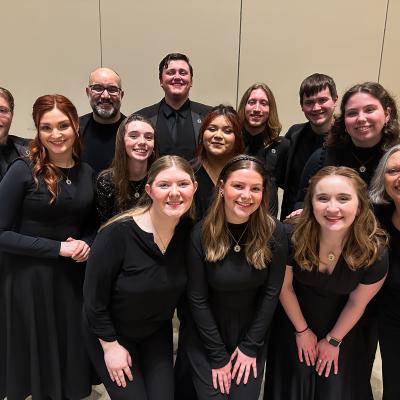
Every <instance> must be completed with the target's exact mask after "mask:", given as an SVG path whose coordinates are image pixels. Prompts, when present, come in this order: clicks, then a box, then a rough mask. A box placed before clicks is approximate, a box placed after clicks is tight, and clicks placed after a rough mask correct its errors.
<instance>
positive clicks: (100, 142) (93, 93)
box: [79, 68, 125, 175]
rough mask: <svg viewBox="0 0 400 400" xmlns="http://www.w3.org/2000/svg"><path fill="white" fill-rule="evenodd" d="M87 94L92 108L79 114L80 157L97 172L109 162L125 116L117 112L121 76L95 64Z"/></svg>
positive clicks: (122, 94) (120, 90)
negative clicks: (81, 149) (81, 146)
mask: <svg viewBox="0 0 400 400" xmlns="http://www.w3.org/2000/svg"><path fill="white" fill-rule="evenodd" d="M86 94H87V96H88V98H89V103H90V106H91V107H92V110H93V112H92V113H89V114H86V115H83V116H82V117H80V118H79V121H80V133H81V135H82V142H83V154H82V160H83V161H86V162H87V163H88V164H89V165H90V166H91V167H92V168H93V170H94V171H95V173H96V175H98V174H99V172H101V171H103V170H104V169H106V168H108V167H109V166H110V164H111V161H112V159H113V157H114V150H115V135H116V133H117V130H118V127H119V124H120V123H121V122H122V120H123V119H124V118H125V116H124V115H123V114H121V112H120V107H121V100H122V97H123V96H124V91H123V90H122V89H121V78H120V77H119V75H118V74H117V73H116V72H115V71H113V70H112V69H110V68H97V69H95V70H94V71H93V72H92V73H91V74H90V75H89V86H88V87H87V88H86Z"/></svg>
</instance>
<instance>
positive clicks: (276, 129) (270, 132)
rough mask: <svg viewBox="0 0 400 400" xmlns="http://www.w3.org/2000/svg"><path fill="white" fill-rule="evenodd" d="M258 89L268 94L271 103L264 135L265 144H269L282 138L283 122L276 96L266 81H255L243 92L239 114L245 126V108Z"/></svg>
mask: <svg viewBox="0 0 400 400" xmlns="http://www.w3.org/2000/svg"><path fill="white" fill-rule="evenodd" d="M256 89H261V90H263V91H264V93H265V94H266V95H267V99H268V103H269V115H268V119H267V125H266V126H265V129H264V131H263V132H262V135H263V145H264V146H268V145H270V144H271V143H273V142H278V141H279V140H280V137H279V135H280V133H281V130H282V124H281V123H280V121H279V116H278V108H277V106H276V101H275V96H274V94H273V93H272V90H271V89H270V88H269V87H268V86H267V85H266V84H265V83H254V84H253V85H251V86H250V87H249V88H248V89H247V90H246V91H245V92H244V94H243V96H242V99H241V100H240V104H239V108H238V114H239V119H240V122H241V124H242V125H243V126H245V122H246V115H245V108H246V104H247V101H248V100H249V97H250V95H251V92H252V91H253V90H256Z"/></svg>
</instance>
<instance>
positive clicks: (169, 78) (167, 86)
mask: <svg viewBox="0 0 400 400" xmlns="http://www.w3.org/2000/svg"><path fill="white" fill-rule="evenodd" d="M160 86H161V87H162V88H163V90H164V92H165V97H166V98H167V99H169V98H170V99H174V100H183V99H187V98H188V97H189V91H190V88H191V87H192V77H191V75H190V69H189V65H188V63H187V62H186V61H184V60H171V61H169V63H168V67H167V68H165V69H163V71H162V74H161V80H160Z"/></svg>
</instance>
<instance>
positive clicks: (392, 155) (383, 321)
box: [370, 145, 400, 400]
mask: <svg viewBox="0 0 400 400" xmlns="http://www.w3.org/2000/svg"><path fill="white" fill-rule="evenodd" d="M370 198H371V201H372V202H373V204H374V206H375V210H376V216H377V217H378V219H379V221H380V223H381V225H382V227H383V228H384V229H385V230H386V231H387V232H388V233H389V236H390V249H389V273H388V276H387V279H386V282H385V284H384V286H383V288H382V291H381V293H380V312H379V314H378V315H379V343H380V348H381V355H382V372H383V400H395V399H396V400H397V399H400V385H399V384H398V360H399V358H400V342H399V337H400V246H399V243H400V145H396V146H393V147H392V148H390V149H389V150H388V151H387V152H386V153H385V154H384V155H383V157H382V159H381V161H380V162H379V164H378V167H377V169H376V171H375V175H374V177H373V179H372V184H371V190H370Z"/></svg>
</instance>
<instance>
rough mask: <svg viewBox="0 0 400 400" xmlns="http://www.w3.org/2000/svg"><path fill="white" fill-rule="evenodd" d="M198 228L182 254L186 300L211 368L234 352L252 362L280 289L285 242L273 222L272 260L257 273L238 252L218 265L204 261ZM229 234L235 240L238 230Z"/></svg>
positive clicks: (240, 228) (279, 227)
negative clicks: (184, 256)
mask: <svg viewBox="0 0 400 400" xmlns="http://www.w3.org/2000/svg"><path fill="white" fill-rule="evenodd" d="M201 227H202V222H200V223H198V224H197V225H196V226H195V228H194V230H193V232H192V235H191V242H190V245H189V249H188V276H189V284H188V297H189V302H190V306H191V309H192V314H193V318H194V321H195V324H196V327H197V330H198V332H199V334H200V337H201V340H202V342H203V345H204V347H205V349H206V351H207V354H208V356H209V359H210V362H211V366H212V368H221V367H223V366H224V365H226V364H227V363H228V361H229V358H230V355H231V354H232V352H233V351H234V349H235V348H236V347H237V346H238V347H239V348H240V350H241V351H242V352H243V353H245V354H246V355H248V356H252V357H255V356H256V355H257V352H258V350H259V349H260V348H261V347H262V346H263V345H264V341H265V337H266V334H267V331H268V329H269V326H270V323H271V319H272V316H273V314H274V311H275V308H276V305H277V302H278V298H279V293H280V290H281V286H282V283H283V278H284V272H285V265H286V257H287V237H286V235H285V232H284V230H283V226H282V224H281V223H280V222H278V221H277V222H276V228H275V231H274V233H273V236H272V238H271V240H270V241H269V243H268V245H269V246H270V248H271V249H272V253H273V256H272V260H271V262H270V263H269V264H268V265H267V266H266V268H264V269H261V270H258V269H256V268H254V267H253V266H251V265H249V264H248V263H247V261H246V258H245V255H244V249H243V248H242V250H241V251H240V252H239V253H235V252H234V251H233V250H232V249H231V250H230V251H229V252H228V254H227V256H226V257H225V258H224V259H223V260H221V261H218V262H208V261H206V260H205V255H204V249H203V246H202V240H201ZM229 229H230V230H231V232H232V233H233V234H234V236H235V237H237V236H240V232H242V231H243V229H244V225H232V224H229ZM238 233H239V235H237V234H238ZM245 236H246V235H245ZM245 241H246V238H245V237H244V238H243V242H245Z"/></svg>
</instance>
